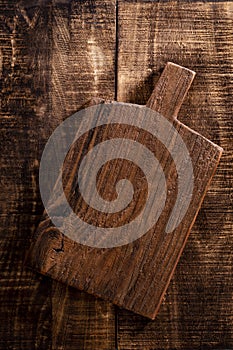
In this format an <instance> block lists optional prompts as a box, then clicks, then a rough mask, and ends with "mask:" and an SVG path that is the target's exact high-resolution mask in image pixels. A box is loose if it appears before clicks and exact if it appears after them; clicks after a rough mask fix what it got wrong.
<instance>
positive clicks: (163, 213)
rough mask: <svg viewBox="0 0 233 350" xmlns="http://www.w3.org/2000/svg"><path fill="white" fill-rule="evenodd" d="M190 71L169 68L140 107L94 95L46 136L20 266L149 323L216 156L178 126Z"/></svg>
mask: <svg viewBox="0 0 233 350" xmlns="http://www.w3.org/2000/svg"><path fill="white" fill-rule="evenodd" d="M194 75H195V73H194V72H193V71H191V70H189V69H187V68H184V67H181V66H178V65H176V64H174V63H171V62H169V63H167V65H166V67H165V69H164V71H163V73H162V75H161V77H160V79H159V81H158V82H157V84H156V86H155V89H154V91H153V93H152V95H151V97H150V99H149V101H148V102H147V104H146V106H140V105H135V104H128V103H120V102H111V101H104V100H102V99H97V98H96V99H93V100H92V101H90V102H89V103H87V104H86V105H85V106H84V108H83V109H81V110H80V111H78V112H77V113H75V114H74V115H72V116H71V117H70V118H67V119H66V120H65V121H64V122H63V123H62V124H61V125H60V126H59V127H58V128H57V129H56V130H55V131H54V133H53V134H52V135H51V137H50V139H49V140H48V143H47V145H46V147H45V149H44V152H43V155H42V158H41V163H40V190H41V197H42V200H43V203H44V206H45V212H44V214H43V217H42V219H41V222H40V224H39V226H38V228H37V230H36V233H35V236H34V239H33V242H32V245H31V248H30V250H29V253H28V256H27V265H29V266H30V267H32V268H33V269H35V270H37V271H39V272H41V273H42V274H45V275H48V276H50V277H52V278H54V279H56V280H58V281H60V282H62V283H65V284H68V285H70V286H73V287H75V288H78V289H80V290H84V291H86V292H88V293H90V294H93V295H95V296H98V297H101V298H104V299H106V300H109V301H111V302H113V303H114V304H116V305H118V306H120V307H124V308H126V309H128V310H131V311H133V312H136V313H138V314H141V315H143V316H146V317H149V318H151V319H154V318H155V316H156V314H157V312H158V309H159V306H160V304H161V302H162V299H163V296H164V294H165V292H166V289H167V287H168V284H169V281H170V279H171V277H172V275H173V272H174V270H175V267H176V265H177V263H178V260H179V257H180V255H181V253H182V251H183V249H184V246H185V243H186V241H187V238H188V235H189V233H190V230H191V228H192V225H193V223H194V221H195V218H196V216H197V213H198V210H199V208H200V206H201V203H202V201H203V198H204V196H205V193H206V191H207V188H208V186H209V184H210V181H211V178H212V176H213V174H214V172H215V170H216V167H217V165H218V162H219V160H220V157H221V153H222V149H221V148H220V147H219V146H217V145H215V144H214V143H212V142H211V141H209V140H207V139H206V138H205V137H203V136H201V135H200V134H198V133H197V132H195V131H193V130H191V129H190V128H188V127H187V126H185V125H183V124H182V123H181V122H179V121H178V120H177V114H178V112H179V109H180V107H181V105H182V102H183V100H184V98H185V96H186V94H187V91H188V89H189V87H190V85H191V83H192V80H193V78H194ZM196 129H197V130H198V125H197V127H196Z"/></svg>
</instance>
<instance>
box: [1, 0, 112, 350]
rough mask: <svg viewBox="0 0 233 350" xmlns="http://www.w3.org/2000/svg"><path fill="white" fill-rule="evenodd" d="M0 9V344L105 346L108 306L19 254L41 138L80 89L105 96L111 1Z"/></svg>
mask: <svg viewBox="0 0 233 350" xmlns="http://www.w3.org/2000/svg"><path fill="white" fill-rule="evenodd" d="M0 9H1V31H0V35H1V37H0V45H1V46H0V48H1V50H0V68H1V78H2V81H1V88H2V94H1V98H2V101H1V102H2V105H1V106H2V107H1V126H2V128H1V146H0V147H1V157H2V159H1V165H2V168H1V183H2V185H3V189H2V191H1V194H0V202H1V262H0V264H1V265H0V267H1V275H2V276H1V277H2V278H1V291H0V304H1V327H0V328H1V330H0V335H1V337H0V348H1V349H6V348H9V349H10V348H11V349H25V350H26V349H30V350H31V349H41V350H42V349H46V350H47V349H50V348H54V349H56V350H57V349H65V348H66V349H73V348H74V349H77V347H78V348H80V349H86V348H90V347H91V346H93V347H95V346H96V347H97V348H101V349H105V348H106V349H113V348H114V344H115V315H114V308H113V306H112V305H110V304H108V303H106V302H103V301H100V300H97V299H95V298H93V297H92V298H91V297H90V296H86V295H85V294H84V293H80V292H78V291H74V290H72V289H67V288H66V287H64V286H63V285H60V284H59V283H56V282H52V281H51V280H50V279H48V278H46V277H42V276H41V275H38V274H36V273H35V272H33V273H32V272H31V271H30V270H28V269H23V262H24V259H25V254H26V251H27V249H28V247H29V240H30V238H31V236H32V234H33V232H34V230H35V227H36V225H37V222H38V221H39V218H40V216H41V214H42V211H43V209H42V203H41V200H40V194H39V186H38V168H39V160H40V157H41V154H42V151H43V148H44V145H45V143H46V141H47V140H48V138H49V136H50V134H51V133H52V131H53V130H54V129H55V127H56V126H57V125H59V123H60V122H61V121H62V120H63V119H65V118H66V117H67V116H68V115H69V114H70V113H72V112H73V111H75V110H77V109H78V108H79V106H80V105H81V104H82V103H83V101H86V99H88V98H89V96H93V95H95V94H97V93H98V91H99V90H100V93H99V94H98V95H101V93H102V94H103V95H104V96H105V97H107V98H112V96H114V58H115V52H114V48H115V9H114V2H112V1H108V2H103V1H86V2H85V3H83V2H82V3H81V2H71V1H62V0H61V1H54V2H53V5H52V4H51V2H49V1H48V2H47V1H39V2H38V1H30V2H28V1H4V0H2V1H0ZM80 35H81V37H80ZM67 58H68V60H67ZM71 62H72V64H71ZM61 300H62V308H60V305H59V304H58V302H60V301H61ZM84 315H86V317H85V320H83V317H84Z"/></svg>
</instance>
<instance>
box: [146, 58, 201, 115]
mask: <svg viewBox="0 0 233 350" xmlns="http://www.w3.org/2000/svg"><path fill="white" fill-rule="evenodd" d="M195 74H196V73H195V72H194V71H192V70H190V69H188V68H185V67H181V66H179V65H177V64H175V63H172V62H168V63H167V64H166V66H165V68H164V70H163V73H162V75H161V77H160V78H159V81H158V82H157V84H156V86H155V88H154V90H153V92H152V94H151V96H150V98H149V100H148V102H147V104H146V106H147V107H149V108H151V109H153V110H155V111H156V112H159V113H161V114H162V115H163V116H164V117H166V118H167V119H169V120H174V119H175V118H176V117H177V114H178V112H179V110H180V107H181V105H182V103H183V100H184V98H185V96H186V94H187V92H188V90H189V88H190V86H191V84H192V81H193V79H194V77H195Z"/></svg>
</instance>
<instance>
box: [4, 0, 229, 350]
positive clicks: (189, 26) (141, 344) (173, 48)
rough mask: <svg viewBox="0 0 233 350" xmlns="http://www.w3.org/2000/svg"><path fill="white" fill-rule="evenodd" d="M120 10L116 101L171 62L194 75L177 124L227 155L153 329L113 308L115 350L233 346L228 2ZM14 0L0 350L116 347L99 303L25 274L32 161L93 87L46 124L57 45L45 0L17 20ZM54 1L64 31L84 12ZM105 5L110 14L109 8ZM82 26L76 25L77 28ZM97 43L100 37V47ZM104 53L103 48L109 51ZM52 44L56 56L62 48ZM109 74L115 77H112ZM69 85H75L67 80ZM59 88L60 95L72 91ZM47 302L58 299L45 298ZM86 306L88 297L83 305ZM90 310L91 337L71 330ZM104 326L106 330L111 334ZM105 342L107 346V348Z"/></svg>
mask: <svg viewBox="0 0 233 350" xmlns="http://www.w3.org/2000/svg"><path fill="white" fill-rule="evenodd" d="M118 2H119V6H118V39H119V51H118V69H117V72H118V83H117V85H118V99H119V100H121V101H125V102H133V103H142V104H144V103H145V102H146V101H147V99H148V98H149V96H150V94H151V92H152V89H153V86H154V83H155V82H156V80H157V79H158V77H159V75H160V73H161V69H162V68H163V67H164V64H165V63H166V62H167V61H174V62H176V63H178V64H181V65H183V66H187V67H189V68H191V69H193V70H194V71H196V72H197V77H196V79H195V81H194V83H193V85H192V87H191V90H190V92H189V93H188V96H187V98H186V100H185V102H184V104H183V106H182V108H181V111H180V114H179V119H180V120H181V121H182V122H183V123H184V124H186V125H188V126H189V127H191V128H192V129H194V130H196V131H198V132H199V133H200V134H202V135H204V136H206V137H207V138H209V139H211V140H212V141H214V142H216V143H217V144H219V145H221V146H222V147H223V148H224V154H223V156H222V160H221V163H220V167H219V169H218V170H217V173H216V175H215V177H214V179H213V182H212V184H211V187H210V189H209V191H208V193H207V196H206V198H205V201H204V203H203V205H202V209H201V211H200V213H199V215H198V218H197V221H196V224H195V226H194V227H193V229H192V232H191V235H190V237H189V240H188V244H187V246H186V248H185V251H184V253H183V255H182V258H181V260H180V262H179V264H178V267H177V269H176V273H175V275H174V277H173V279H172V281H171V283H170V286H169V289H168V291H167V293H166V297H165V300H164V303H163V305H162V307H161V308H160V312H159V314H158V316H157V318H156V320H155V321H153V322H152V321H148V320H147V319H144V318H142V317H140V316H136V315H134V314H132V313H130V312H126V311H124V310H118V315H117V319H118V327H117V328H116V330H117V332H116V337H117V339H118V348H119V349H124V350H128V349H145V350H147V349H148V350H149V349H153V350H156V349H182V350H183V349H186V350H189V349H190V350H191V349H192V350H193V349H219V350H225V349H231V348H232V347H233V331H232V329H233V319H232V315H233V303H232V295H233V282H232V266H233V264H232V245H233V236H232V231H233V230H232V181H233V175H232V137H233V135H232V130H233V125H232V42H233V38H232V36H233V35H232V29H231V28H232V24H233V23H232V16H233V15H232V2H231V1H225V2H224V1H213V2H211V1H203V2H198V3H196V2H193V3H192V2H178V1H177V2H159V3H158V2H157V1H153V2H152V1H137V2H136V1H134V2H133V1H118ZM17 3H18V2H17V1H4V0H2V1H1V2H0V5H1V32H0V33H1V40H0V42H1V60H0V63H1V64H0V67H1V78H2V80H1V84H2V85H1V87H2V107H1V125H2V127H1V130H2V136H1V157H2V160H1V184H2V185H3V186H2V187H3V189H2V191H1V262H0V264H1V265H0V266H1V267H0V269H1V290H0V295H1V298H0V302H1V326H0V334H1V337H0V348H1V349H4V350H5V349H7V348H8V349H50V348H51V347H52V335H54V340H53V348H54V349H59V348H60V349H72V348H73V349H77V348H80V349H95V348H98V349H102V348H103V349H104V348H109V349H114V348H115V346H114V335H113V332H114V329H113V325H112V323H111V320H112V317H113V316H112V314H111V315H110V313H109V312H110V311H109V307H108V306H106V308H105V307H104V304H102V306H103V307H104V308H105V309H104V310H105V311H103V312H102V309H101V307H100V305H99V304H98V306H95V301H94V300H93V301H92V304H91V306H90V303H91V299H90V300H89V299H88V300H89V301H88V302H87V305H86V302H82V301H81V305H82V306H80V304H79V302H76V304H75V307H73V305H72V304H73V302H74V301H73V300H74V298H73V296H74V294H73V293H75V295H76V292H74V291H73V290H72V289H69V290H68V291H66V287H64V288H62V287H61V286H60V285H59V284H58V283H56V282H52V283H53V291H54V294H53V293H52V291H51V281H50V280H49V279H48V278H45V277H41V276H39V275H36V274H34V273H31V272H30V271H27V270H24V269H22V262H23V260H24V255H25V253H26V250H27V248H28V246H29V237H30V236H31V235H32V233H33V231H34V229H35V226H36V224H37V222H38V221H39V219H40V215H41V213H42V211H43V208H42V205H41V202H40V199H39V198H40V197H39V190H38V182H37V179H38V160H39V159H40V156H41V152H42V150H43V146H44V144H45V142H46V141H47V138H48V137H49V135H50V134H51V132H52V131H53V130H54V128H55V127H56V126H57V125H58V124H59V122H60V121H61V119H63V118H65V117H66V116H68V115H69V114H70V112H73V111H75V110H76V108H78V107H79V105H80V104H81V103H83V102H84V101H85V100H86V99H88V98H89V97H91V96H92V95H93V92H94V91H95V88H93V85H92V87H90V86H88V87H87V85H86V86H84V84H85V79H86V77H87V76H85V77H84V75H83V77H82V79H81V80H82V81H83V85H82V84H80V86H83V90H82V88H80V87H79V86H78V85H75V88H74V90H73V94H74V95H73V96H74V99H72V101H71V106H72V107H71V108H70V109H69V107H65V108H67V114H64V115H62V116H61V114H62V113H61V114H60V117H59V118H58V119H56V116H55V115H54V116H53V118H51V117H48V116H49V115H51V109H50V108H51V100H50V99H49V98H48V97H49V96H51V95H50V94H49V90H50V82H51V79H50V74H51V57H52V56H53V55H55V52H54V49H55V44H56V42H55V44H54V45H53V40H52V36H53V35H55V33H56V31H52V28H53V27H54V26H55V23H54V21H52V20H51V17H53V10H52V8H51V7H50V4H49V2H48V3H47V4H48V7H46V6H45V5H46V2H45V1H38V2H35V1H31V2H30V4H29V2H27V1H24V2H21V3H24V7H25V4H26V12H24V11H22V10H21V11H19V12H18V9H16V4H17ZM54 3H55V2H54ZM56 3H57V5H56V6H57V7H58V8H59V7H60V6H61V3H63V5H62V6H63V9H62V11H61V14H63V15H62V16H61V18H63V19H64V21H65V22H66V23H70V21H69V16H71V18H74V17H75V13H76V16H77V13H80V11H78V12H75V13H74V12H73V2H71V1H70V2H69V1H67V2H66V1H64V0H61V1H60V5H59V2H58V1H56ZM69 3H70V4H69ZM103 3H105V4H108V5H109V4H110V2H109V1H107V2H102V1H101V4H103ZM35 4H39V5H40V6H35ZM95 4H97V8H98V6H100V2H95V1H88V2H85V3H84V4H82V5H81V6H83V7H82V8H83V12H82V13H83V16H84V13H86V12H88V14H87V16H88V18H89V20H90V21H91V18H96V17H95V12H94V10H93V7H94V5H95ZM31 5H32V6H31ZM102 6H103V7H104V8H108V7H105V6H104V4H103V5H102ZM109 6H112V7H111V10H108V11H107V13H108V16H110V17H111V18H112V21H114V20H115V19H114V16H115V12H114V2H111V5H109ZM60 8H61V7H60ZM74 8H75V7H74ZM101 11H102V10H101ZM37 12H38V14H37ZM26 15H27V16H26ZM34 15H35V17H34ZM108 16H107V15H106V16H105V18H107V20H108V18H110V17H108ZM33 18H34V19H33ZM53 18H54V17H53ZM61 18H60V20H61ZM81 18H82V17H81ZM83 22H84V21H83V19H80V23H83ZM101 22H102V21H101ZM62 23H63V22H62ZM62 23H60V25H61V24H62ZM16 24H17V25H16ZM63 25H64V24H63ZM103 26H104V21H103ZM106 27H107V28H109V27H111V28H112V31H114V29H113V28H114V27H115V25H110V19H109V20H108V24H107V25H106ZM54 28H56V27H54ZM72 28H73V27H71V28H70V33H72ZM103 32H104V30H100V27H99V26H98V25H97V26H95V28H94V34H93V36H94V37H96V36H97V35H99V34H98V33H101V36H103ZM53 33H54V34H53ZM78 36H79V34H78V33H77V32H76V34H75V35H71V37H72V39H73V40H76V43H78V40H79V39H78ZM113 36H114V35H113ZM113 36H112V37H111V38H110V39H108V40H109V42H111V45H115V43H114V38H113ZM61 38H62V36H61V35H58V36H57V40H61ZM79 38H80V36H79ZM108 38H109V36H108ZM67 42H69V37H67V36H66V37H64V44H63V47H65V45H66V44H65V43H67ZM101 42H102V40H99V41H98V43H101ZM99 45H100V44H99ZM109 45H110V43H108V47H109ZM57 46H58V48H59V47H60V48H61V43H59V44H58V45H57ZM77 46H78V44H77ZM111 47H113V46H111ZM63 50H64V49H63ZM66 50H68V49H67V48H66ZM77 50H78V48H77ZM54 57H55V56H54ZM112 60H114V58H113V57H112ZM76 63H77V61H76ZM66 65H69V62H67V63H66ZM75 71H76V72H80V74H81V73H82V67H80V66H78V63H77V66H76V68H75ZM109 71H110V73H112V70H111V69H109ZM12 72H13V73H14V74H13V75H12ZM108 73H109V72H108ZM59 74H61V76H60V77H61V80H60V81H64V80H63V78H62V70H61V71H60V73H57V75H59ZM77 74H78V73H77ZM90 75H91V76H92V78H90V81H92V83H94V79H93V77H94V70H93V68H91V69H90ZM90 75H88V76H90ZM69 81H70V82H69ZM107 81H108V80H106V81H105V84H104V85H105V87H106V89H107V93H106V94H105V92H104V91H105V90H103V86H102V87H101V91H98V88H97V89H96V90H97V91H96V93H94V95H96V96H97V95H98V96H99V95H100V94H101V93H102V94H103V97H105V98H112V95H113V93H114V91H113V90H112V86H113V84H114V82H113V80H112V78H110V81H111V82H110V81H109V85H108V83H107ZM66 84H70V86H74V85H73V84H75V83H74V79H73V76H72V74H71V73H70V74H69V77H68V78H67V83H66ZM65 86H66V88H67V86H68V85H65ZM84 89H87V90H88V92H89V93H86V91H84ZM64 91H65V89H64ZM66 93H67V94H68V91H66ZM58 94H59V92H57V95H58ZM63 108H64V107H63ZM54 118H55V119H54ZM60 118H61V119H60ZM12 140H14V142H13V141H12ZM6 150H7V151H6ZM34 162H35V163H34ZM57 288H58V289H57ZM60 288H61V289H60ZM52 295H55V297H53V298H51V296H52ZM83 298H84V299H83V300H85V298H89V297H87V296H83ZM61 299H62V300H63V301H64V299H65V300H66V304H65V307H64V308H63V309H59V306H58V304H57V302H56V300H61ZM80 300H81V299H80ZM52 305H53V306H52ZM89 307H90V309H91V310H93V311H92V312H90V315H93V312H94V317H89V318H88V320H90V322H91V323H92V325H93V327H91V328H90V331H89V330H88V329H89V328H88V326H87V325H86V326H85V327H80V326H78V325H77V323H76V321H75V319H74V318H73V316H72V315H73V310H74V309H75V314H76V315H79V319H80V318H81V319H83V318H82V314H81V313H80V312H79V310H80V309H82V310H83V308H85V311H86V312H87V313H88V308H89ZM52 308H53V309H52ZM95 308H96V309H95ZM94 309H95V311H94ZM106 310H108V312H107V313H106ZM52 313H53V314H54V315H58V316H59V317H60V320H61V322H60V323H59V326H58V327H57V319H54V321H53V324H52ZM96 315H97V316H96ZM99 315H101V317H100V316H99ZM54 317H55V316H54ZM97 320H98V322H100V324H99V323H98V322H97ZM103 320H105V322H109V323H108V324H109V326H107V323H105V324H104V323H103ZM54 327H55V328H54ZM94 329H95V330H100V329H101V332H102V331H103V330H104V329H105V330H106V333H105V334H103V333H102V335H100V334H99V333H98V332H97V331H94ZM109 329H110V330H109ZM56 334H58V337H56ZM93 334H94V336H93ZM106 334H109V336H106ZM101 339H102V340H101ZM103 339H104V340H103ZM105 339H108V340H107V343H108V344H109V346H108V347H107V345H105V344H106V341H105ZM101 341H102V343H100V342H101ZM90 344H91V345H90ZM95 344H98V345H95ZM100 344H104V345H103V346H102V345H100Z"/></svg>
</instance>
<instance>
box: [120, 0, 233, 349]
mask: <svg viewBox="0 0 233 350" xmlns="http://www.w3.org/2000/svg"><path fill="white" fill-rule="evenodd" d="M118 12H119V19H118V26H119V48H118V49H119V54H118V92H117V98H118V100H121V101H126V102H132V103H135V102H137V103H139V102H140V103H145V101H147V99H148V97H149V96H150V94H151V91H152V89H153V84H154V83H155V82H156V81H157V80H158V76H159V74H160V73H159V71H160V70H161V69H162V68H163V66H164V64H165V63H166V62H167V61H168V60H172V61H173V62H175V63H177V64H181V65H184V66H186V67H189V68H190V69H192V70H194V71H195V72H196V73H197V75H196V78H195V79H194V82H193V84H192V86H191V88H190V90H189V92H188V95H187V98H186V99H185V101H184V104H183V105H182V107H181V110H180V113H179V120H180V121H182V122H183V123H184V124H185V125H187V126H189V127H191V128H192V129H194V130H196V131H198V132H200V133H201V134H202V135H204V136H206V137H207V138H209V139H211V140H212V141H214V142H216V143H217V144H219V145H221V146H222V147H223V148H224V153H223V155H222V158H221V161H220V165H219V168H218V169H217V173H216V174H215V176H214V178H213V182H212V184H211V187H210V189H209V191H208V193H207V195H206V197H205V200H204V203H203V205H202V208H201V210H200V213H199V215H198V218H197V221H196V223H195V225H194V227H193V229H192V232H191V235H190V236H189V239H188V242H187V245H186V248H185V250H184V252H183V254H182V257H181V260H180V262H179V264H178V267H177V269H176V272H175V275H174V277H173V279H172V281H171V283H170V286H169V288H168V290H167V293H166V296H165V299H164V302H163V304H162V306H161V308H160V312H159V314H158V316H157V318H156V320H155V321H154V322H148V321H147V320H145V319H143V318H141V317H139V316H135V315H133V314H131V313H129V312H127V311H125V310H119V314H118V325H119V327H118V339H119V344H120V346H119V348H120V349H124V350H128V349H130V350H131V349H146V350H149V349H182V350H183V349H185V350H187V349H189V350H191V349H232V348H233V325H232V322H233V318H232V315H233V299H232V298H233V279H232V276H233V270H232V266H233V264H232V261H233V250H232V247H233V235H232V232H233V230H232V228H233V227H232V185H233V184H232V180H233V173H232V161H233V159H232V149H233V147H232V146H233V143H232V136H233V135H232V131H233V117H232V104H233V103H232V102H233V101H232V92H233V91H232V87H233V85H232V68H233V67H232V63H233V61H232V54H233V45H232V43H233V33H232V25H233V2H232V1H229V2H222V1H219V2H218V1H213V2H212V1H205V2H191V1H180V2H152V1H119V8H118ZM145 53H146V54H145Z"/></svg>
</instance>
